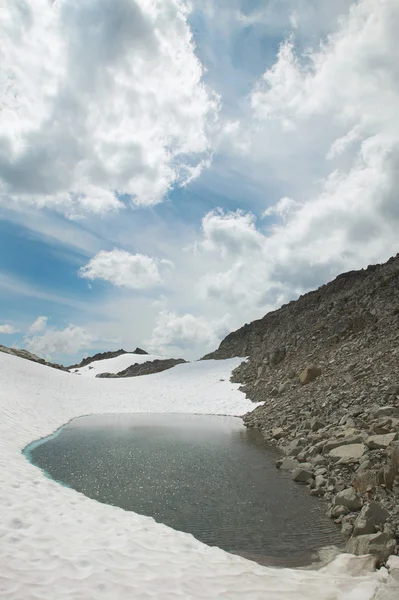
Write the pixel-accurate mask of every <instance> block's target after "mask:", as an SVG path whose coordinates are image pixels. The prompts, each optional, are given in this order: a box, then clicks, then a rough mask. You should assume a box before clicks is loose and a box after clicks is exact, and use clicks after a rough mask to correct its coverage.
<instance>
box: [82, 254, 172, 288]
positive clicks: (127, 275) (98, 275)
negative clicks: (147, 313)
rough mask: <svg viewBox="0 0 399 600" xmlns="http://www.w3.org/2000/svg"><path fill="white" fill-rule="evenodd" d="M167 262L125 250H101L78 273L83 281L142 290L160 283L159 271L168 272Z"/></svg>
mask: <svg viewBox="0 0 399 600" xmlns="http://www.w3.org/2000/svg"><path fill="white" fill-rule="evenodd" d="M172 267H173V264H172V263H171V262H170V261H168V260H156V259H154V258H151V257H150V256H146V255H144V254H130V252H126V251H125V250H118V249H114V250H111V251H110V252H107V251H105V250H102V251H101V252H99V253H98V254H96V256H94V258H92V259H91V260H90V262H89V263H88V264H87V265H85V266H84V267H82V268H81V269H80V271H79V275H80V277H84V278H85V279H91V280H93V279H103V280H105V281H109V282H110V283H113V284H114V285H117V286H121V287H127V288H131V289H144V288H149V287H153V286H156V285H160V284H161V283H162V276H161V270H164V269H165V270H169V269H170V268H172Z"/></svg>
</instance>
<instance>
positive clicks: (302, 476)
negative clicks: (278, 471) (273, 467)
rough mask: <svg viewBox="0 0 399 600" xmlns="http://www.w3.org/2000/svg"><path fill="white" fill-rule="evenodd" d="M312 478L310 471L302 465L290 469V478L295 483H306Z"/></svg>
mask: <svg viewBox="0 0 399 600" xmlns="http://www.w3.org/2000/svg"><path fill="white" fill-rule="evenodd" d="M311 478H312V472H311V471H309V470H307V469H304V468H302V467H297V468H296V469H294V470H293V471H292V479H293V481H296V482H297V483H306V482H307V481H309V479H311Z"/></svg>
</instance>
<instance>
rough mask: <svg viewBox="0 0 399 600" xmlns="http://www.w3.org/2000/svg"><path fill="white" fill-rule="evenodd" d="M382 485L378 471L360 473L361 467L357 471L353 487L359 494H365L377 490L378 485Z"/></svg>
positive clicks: (370, 470)
mask: <svg viewBox="0 0 399 600" xmlns="http://www.w3.org/2000/svg"><path fill="white" fill-rule="evenodd" d="M368 462H370V461H368ZM370 464H371V463H370ZM380 483H381V476H380V473H379V472H378V471H374V470H372V469H367V470H364V471H360V467H359V469H358V470H357V471H356V475H355V478H354V482H353V486H354V488H355V490H356V491H357V492H360V493H362V494H364V493H365V492H370V491H372V490H373V489H375V488H376V487H377V486H378V485H380Z"/></svg>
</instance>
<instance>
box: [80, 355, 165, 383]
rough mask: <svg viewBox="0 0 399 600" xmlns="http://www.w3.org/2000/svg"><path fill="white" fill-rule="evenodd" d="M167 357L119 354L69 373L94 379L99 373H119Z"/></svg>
mask: <svg viewBox="0 0 399 600" xmlns="http://www.w3.org/2000/svg"><path fill="white" fill-rule="evenodd" d="M165 358H169V356H158V355H156V354H133V353H128V354H121V355H120V356H115V357H114V358H104V359H103V360H95V361H93V362H92V363H90V364H89V365H86V366H85V367H80V368H79V369H71V373H80V375H89V376H90V377H95V376H96V375H98V374H99V373H119V372H120V371H124V370H125V369H127V368H128V367H130V365H134V364H135V363H140V364H141V363H145V362H148V361H151V360H156V359H158V360H164V359H165Z"/></svg>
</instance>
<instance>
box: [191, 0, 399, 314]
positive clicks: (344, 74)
mask: <svg viewBox="0 0 399 600" xmlns="http://www.w3.org/2000/svg"><path fill="white" fill-rule="evenodd" d="M398 27H399V5H398V3H397V2H396V1H395V0H384V2H380V1H379V0H360V1H359V2H353V3H352V4H351V6H350V10H348V11H347V14H346V15H345V16H343V17H342V18H341V19H340V20H339V21H338V22H337V25H336V30H335V31H334V32H331V33H330V35H329V36H328V37H327V38H326V39H325V40H322V41H321V42H320V41H319V43H318V44H317V45H315V46H313V48H312V47H308V49H307V51H306V52H300V51H298V49H297V46H296V40H295V37H293V36H292V35H289V36H288V37H287V39H286V40H285V41H283V43H282V44H281V46H280V50H279V53H278V55H277V57H276V61H275V63H274V64H273V65H271V66H270V68H268V69H267V70H266V71H265V72H264V73H263V75H262V76H261V77H260V78H259V80H258V81H257V83H256V84H255V85H254V87H253V90H252V92H251V94H250V97H249V102H250V111H249V112H248V113H246V114H243V115H242V118H241V120H240V122H239V123H238V124H237V123H236V124H235V126H234V127H231V126H230V127H227V128H225V130H224V135H226V136H227V138H226V139H228V142H226V143H225V144H223V146H222V147H223V151H224V152H230V153H232V154H231V155H232V160H235V161H236V162H235V166H236V168H237V171H238V172H242V173H243V174H244V173H245V171H246V170H247V169H248V165H249V166H250V169H252V170H254V169H256V166H257V168H258V173H259V181H263V184H264V187H265V190H267V191H268V197H265V204H267V207H266V208H265V209H264V210H263V211H262V216H263V217H264V220H263V222H262V223H261V224H257V223H256V221H255V217H254V216H253V215H252V216H248V215H247V216H246V217H245V218H242V216H240V218H239V223H240V229H239V234H237V233H235V236H233V235H232V233H231V231H230V230H229V228H228V227H226V226H225V221H227V222H230V221H231V220H232V221H233V222H236V220H237V216H236V213H235V212H230V213H225V214H224V215H223V218H220V217H217V228H215V230H216V231H217V237H216V235H215V234H214V233H213V229H214V228H211V234H210V233H208V231H207V230H206V228H203V246H205V247H206V248H207V249H208V251H209V249H210V248H211V246H213V250H214V252H215V256H216V248H217V247H219V253H224V254H225V255H226V251H227V250H226V249H227V248H230V246H231V245H232V244H233V247H234V244H236V245H237V248H239V250H238V252H237V254H236V256H235V257H233V253H231V252H230V258H229V260H227V261H226V264H224V265H221V266H222V267H223V268H220V267H219V269H215V268H212V267H211V268H210V269H209V272H208V273H207V274H206V275H204V276H203V277H202V278H201V280H200V281H199V283H198V289H199V291H200V293H201V297H202V298H208V299H211V298H212V299H214V301H215V302H216V301H218V302H221V301H223V302H225V303H226V304H228V303H229V302H230V305H229V310H231V308H230V307H231V303H233V302H237V307H238V306H242V307H243V306H244V304H245V303H246V304H247V312H246V318H247V315H248V314H251V312H252V314H253V313H254V312H256V310H257V307H260V306H261V305H262V303H264V304H263V305H264V306H265V308H266V307H268V306H270V303H273V302H276V303H277V304H279V303H281V301H282V300H283V299H284V298H286V299H290V298H293V297H296V296H297V295H298V294H299V293H303V292H304V291H306V290H307V289H309V288H311V287H315V286H317V285H320V284H321V283H323V282H325V281H327V280H328V279H330V278H331V277H333V276H334V275H336V274H338V272H340V271H345V270H348V269H352V268H359V267H364V266H367V264H370V263H375V262H379V261H381V260H386V259H387V258H388V257H389V256H390V255H392V254H393V253H394V251H395V249H397V248H398V241H397V231H398V229H399V205H398V201H397V189H398V186H399V175H398V173H399V169H398V167H399V124H398V119H397V107H398V106H399V85H398V82H399V68H398V64H397V61H395V59H394V57H395V56H396V55H397V53H398V51H399V42H398V38H397V35H396V34H395V31H396V30H397V28H398ZM319 39H320V38H319ZM235 141H236V143H235ZM244 142H245V143H244ZM248 170H249V169H248ZM273 189H279V190H284V192H285V193H284V196H283V197H282V198H281V199H280V200H278V201H277V202H275V203H274V202H273V200H272V197H270V196H271V194H270V190H273ZM280 195H281V194H280ZM208 220H209V222H210V223H211V224H212V223H213V221H214V220H215V216H214V215H213V214H212V213H210V214H209V216H206V217H205V218H204V222H205V223H207V222H208ZM237 237H238V239H239V240H240V241H239V242H237V241H236V239H237ZM226 238H228V240H229V241H228V242H226ZM209 239H211V242H210V241H209ZM243 240H251V241H252V243H244V242H243ZM255 241H256V243H255ZM199 247H201V244H199V245H198V244H197V248H199ZM262 289H263V292H262ZM251 307H252V308H251Z"/></svg>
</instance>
